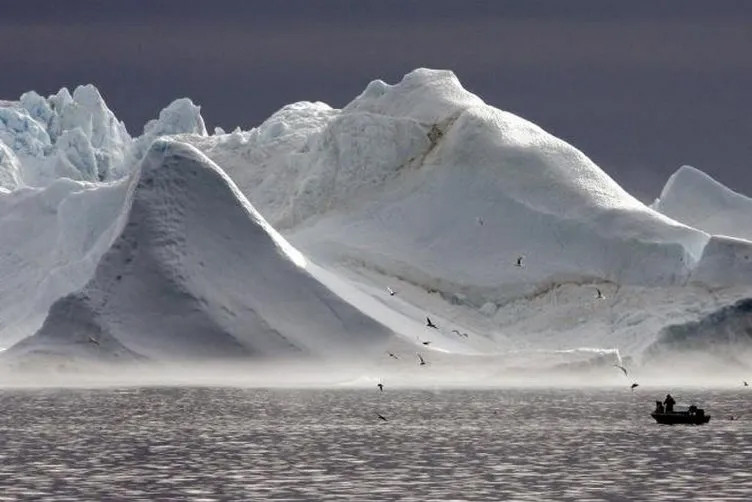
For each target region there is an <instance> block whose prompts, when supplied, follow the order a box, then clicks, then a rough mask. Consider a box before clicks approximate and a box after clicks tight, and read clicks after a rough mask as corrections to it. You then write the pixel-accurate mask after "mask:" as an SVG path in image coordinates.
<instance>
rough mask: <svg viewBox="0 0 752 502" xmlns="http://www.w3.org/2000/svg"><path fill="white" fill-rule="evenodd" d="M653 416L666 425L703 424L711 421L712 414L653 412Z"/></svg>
mask: <svg viewBox="0 0 752 502" xmlns="http://www.w3.org/2000/svg"><path fill="white" fill-rule="evenodd" d="M650 416H651V417H653V418H654V419H655V421H656V422H658V423H659V424H664V425H679V424H684V425H702V424H706V423H708V422H710V415H690V414H689V413H681V412H680V413H651V414H650Z"/></svg>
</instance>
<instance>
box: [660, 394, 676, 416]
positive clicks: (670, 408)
mask: <svg viewBox="0 0 752 502" xmlns="http://www.w3.org/2000/svg"><path fill="white" fill-rule="evenodd" d="M675 404H676V401H674V398H673V397H671V394H666V399H664V400H663V405H664V406H665V407H666V413H673V412H674V405H675Z"/></svg>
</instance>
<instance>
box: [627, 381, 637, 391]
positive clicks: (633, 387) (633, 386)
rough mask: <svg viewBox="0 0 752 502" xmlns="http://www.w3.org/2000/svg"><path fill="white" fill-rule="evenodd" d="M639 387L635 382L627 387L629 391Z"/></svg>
mask: <svg viewBox="0 0 752 502" xmlns="http://www.w3.org/2000/svg"><path fill="white" fill-rule="evenodd" d="M639 386H640V384H638V383H637V382H635V383H633V384H632V385H630V386H629V389H630V390H635V388H637V387H639Z"/></svg>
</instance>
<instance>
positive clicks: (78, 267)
mask: <svg viewBox="0 0 752 502" xmlns="http://www.w3.org/2000/svg"><path fill="white" fill-rule="evenodd" d="M126 188H127V185H126V184H125V183H123V182H122V181H121V182H115V183H111V184H101V185H95V184H90V183H83V182H78V181H72V180H69V179H66V178H61V179H58V180H56V181H54V182H53V183H51V184H50V185H48V186H46V187H43V188H28V187H25V188H18V189H16V190H14V191H12V192H10V193H3V192H0V346H2V347H4V346H7V345H8V344H9V343H12V342H14V341H16V340H18V339H19V338H22V337H24V336H29V335H30V334H32V333H33V332H34V331H36V330H37V329H38V328H39V326H41V324H42V321H43V320H44V318H45V316H46V315H47V310H48V309H49V307H50V305H52V303H53V302H54V301H55V300H57V299H58V298H60V297H61V296H63V295H66V294H68V293H70V292H72V291H75V290H77V289H79V288H81V287H83V286H84V285H85V284H86V282H87V281H88V280H89V278H90V277H91V275H92V274H93V272H94V269H95V267H96V265H97V263H98V261H99V259H100V258H101V256H102V254H103V253H104V252H105V251H106V250H107V248H108V247H109V245H110V244H111V242H112V239H114V232H115V228H116V224H115V220H116V218H117V216H118V215H119V214H120V213H121V211H122V207H123V204H124V202H125V195H126Z"/></svg>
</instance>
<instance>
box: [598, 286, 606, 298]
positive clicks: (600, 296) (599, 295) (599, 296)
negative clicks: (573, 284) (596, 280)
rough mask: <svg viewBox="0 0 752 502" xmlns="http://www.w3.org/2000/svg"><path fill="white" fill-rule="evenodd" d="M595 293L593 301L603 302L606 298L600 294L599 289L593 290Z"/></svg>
mask: <svg viewBox="0 0 752 502" xmlns="http://www.w3.org/2000/svg"><path fill="white" fill-rule="evenodd" d="M595 291H596V293H595V299H596V300H605V299H606V297H605V296H603V293H601V290H600V289H598V288H595Z"/></svg>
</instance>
